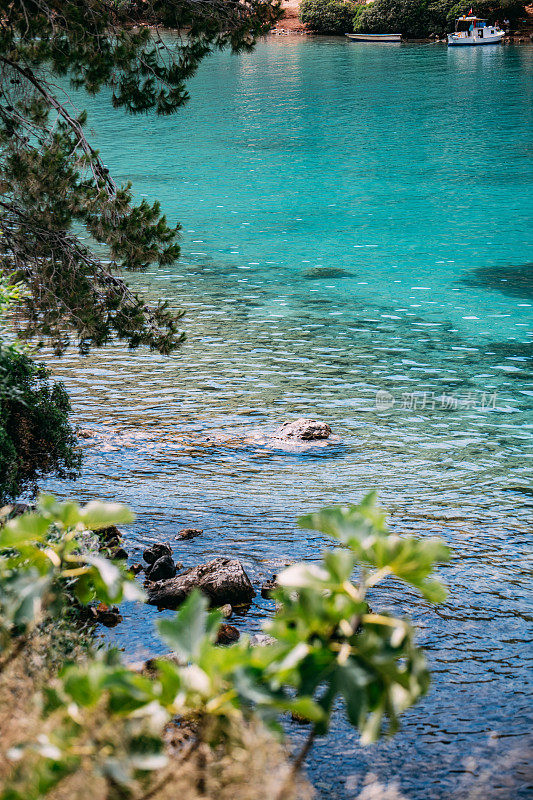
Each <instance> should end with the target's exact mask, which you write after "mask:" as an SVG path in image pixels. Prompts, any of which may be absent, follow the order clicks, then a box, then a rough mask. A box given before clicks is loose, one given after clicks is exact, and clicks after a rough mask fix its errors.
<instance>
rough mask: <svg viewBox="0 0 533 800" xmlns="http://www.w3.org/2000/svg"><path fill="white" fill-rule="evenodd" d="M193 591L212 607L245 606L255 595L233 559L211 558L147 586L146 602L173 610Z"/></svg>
mask: <svg viewBox="0 0 533 800" xmlns="http://www.w3.org/2000/svg"><path fill="white" fill-rule="evenodd" d="M193 589H200V590H201V591H202V592H203V593H204V594H205V595H206V597H208V598H209V600H210V601H211V605H213V606H223V605H225V604H226V603H230V604H231V605H232V606H239V605H245V604H247V603H249V602H250V601H251V600H252V598H253V597H254V596H255V591H254V588H253V586H252V584H251V583H250V578H249V577H248V575H247V574H246V572H245V571H244V569H243V566H242V564H241V562H240V561H238V560H237V559H236V558H215V559H214V560H213V561H209V562H208V563H207V564H199V565H198V566H197V567H193V568H192V569H189V570H188V571H187V572H185V573H183V575H177V576H176V577H175V578H171V579H170V580H166V581H159V582H158V583H154V584H152V585H151V586H149V587H148V603H150V604H151V605H153V606H158V607H159V608H177V607H178V606H179V605H180V604H181V603H183V601H184V600H185V598H186V597H187V596H188V595H189V594H190V593H191V592H192V590H193Z"/></svg>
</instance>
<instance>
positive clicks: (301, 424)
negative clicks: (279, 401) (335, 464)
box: [274, 417, 331, 441]
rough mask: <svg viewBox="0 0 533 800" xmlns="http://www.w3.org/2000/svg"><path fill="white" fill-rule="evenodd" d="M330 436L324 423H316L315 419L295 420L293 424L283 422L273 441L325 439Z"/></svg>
mask: <svg viewBox="0 0 533 800" xmlns="http://www.w3.org/2000/svg"><path fill="white" fill-rule="evenodd" d="M330 434H331V428H330V427H329V425H328V424H327V423H326V422H318V421H317V420H316V419H304V418H303V417H300V419H295V420H294V422H284V423H283V425H280V427H279V428H278V429H277V430H276V431H275V432H274V438H275V439H303V440H304V441H309V440H311V439H327V438H328V437H329V436H330Z"/></svg>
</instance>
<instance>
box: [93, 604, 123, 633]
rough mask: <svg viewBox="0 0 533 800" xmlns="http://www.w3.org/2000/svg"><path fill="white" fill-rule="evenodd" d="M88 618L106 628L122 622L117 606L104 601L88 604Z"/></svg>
mask: <svg viewBox="0 0 533 800" xmlns="http://www.w3.org/2000/svg"><path fill="white" fill-rule="evenodd" d="M88 614H89V618H90V619H92V620H94V622H101V623H102V625H105V626H106V628H114V627H115V625H118V624H119V622H122V615H121V613H120V611H119V608H118V606H108V605H106V604H105V603H98V605H97V606H89V608H88Z"/></svg>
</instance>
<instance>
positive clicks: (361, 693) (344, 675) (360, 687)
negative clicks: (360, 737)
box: [337, 659, 371, 728]
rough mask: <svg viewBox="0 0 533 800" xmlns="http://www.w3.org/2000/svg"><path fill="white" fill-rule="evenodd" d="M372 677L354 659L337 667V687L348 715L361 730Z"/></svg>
mask: <svg viewBox="0 0 533 800" xmlns="http://www.w3.org/2000/svg"><path fill="white" fill-rule="evenodd" d="M370 681H371V676H370V675H369V674H368V672H367V671H366V670H364V669H363V668H362V667H361V666H359V664H357V663H356V662H355V661H354V660H353V659H349V660H348V661H347V662H346V664H344V665H339V666H338V667H337V685H338V688H339V691H340V693H341V694H342V696H343V697H344V702H345V705H346V715H347V717H348V719H349V721H350V722H351V723H352V725H354V726H355V727H356V728H359V727H360V725H361V722H362V719H363V717H364V713H365V709H366V700H365V698H366V688H367V686H368V684H369V683H370Z"/></svg>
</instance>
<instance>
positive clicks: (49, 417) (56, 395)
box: [0, 276, 80, 506]
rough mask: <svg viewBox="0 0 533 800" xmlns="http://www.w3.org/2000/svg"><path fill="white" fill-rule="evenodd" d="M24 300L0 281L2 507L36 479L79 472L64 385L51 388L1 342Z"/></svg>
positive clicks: (16, 349) (20, 353)
mask: <svg viewBox="0 0 533 800" xmlns="http://www.w3.org/2000/svg"><path fill="white" fill-rule="evenodd" d="M23 296H24V292H23V289H22V287H21V285H20V284H10V283H8V282H7V281H5V280H4V279H3V278H2V277H1V276H0V506H1V505H2V504H3V503H5V502H6V501H8V500H13V499H15V498H16V497H17V495H19V494H20V493H21V492H22V491H24V490H25V489H28V488H34V487H35V483H36V480H37V478H38V477H40V476H44V475H48V474H50V473H55V474H56V475H58V476H59V477H67V476H70V475H74V474H76V473H77V472H78V470H79V466H80V454H79V451H78V450H77V448H76V435H75V432H74V429H73V428H72V427H71V425H70V423H69V420H68V413H69V411H70V402H69V399H68V396H67V393H66V392H65V390H64V388H63V386H62V384H60V383H50V382H49V375H48V372H47V371H46V370H45V369H44V367H42V366H40V365H38V364H36V363H35V361H32V359H31V358H30V357H29V356H28V355H27V353H26V352H25V351H24V350H23V349H22V347H21V346H20V344H19V343H18V342H16V341H15V342H11V343H9V344H6V342H5V340H6V338H8V333H7V330H6V328H5V327H4V320H5V318H6V316H7V313H8V312H9V310H10V308H11V307H12V306H14V305H15V304H16V303H17V302H19V301H20V300H21V299H22V298H23Z"/></svg>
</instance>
